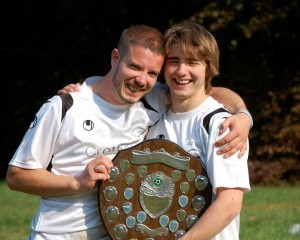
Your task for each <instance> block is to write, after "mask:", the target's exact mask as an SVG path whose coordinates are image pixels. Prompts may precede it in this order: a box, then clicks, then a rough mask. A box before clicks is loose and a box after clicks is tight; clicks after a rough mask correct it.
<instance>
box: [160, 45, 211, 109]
mask: <svg viewBox="0 0 300 240" xmlns="http://www.w3.org/2000/svg"><path fill="white" fill-rule="evenodd" d="M205 72H206V65H205V63H204V62H203V61H200V60H198V59H193V58H189V57H188V56H186V54H185V53H184V51H183V49H182V48H181V46H180V45H179V44H172V45H171V46H170V49H169V52H168V54H167V56H166V61H165V69H164V76H165V80H166V83H167V85H168V86H169V88H170V92H171V99H172V110H173V111H181V110H179V109H181V108H179V105H183V106H184V107H185V109H184V111H189V110H191V109H193V108H194V107H196V106H198V105H199V104H201V102H202V101H204V99H205V98H206V97H207V95H206V94H205Z"/></svg>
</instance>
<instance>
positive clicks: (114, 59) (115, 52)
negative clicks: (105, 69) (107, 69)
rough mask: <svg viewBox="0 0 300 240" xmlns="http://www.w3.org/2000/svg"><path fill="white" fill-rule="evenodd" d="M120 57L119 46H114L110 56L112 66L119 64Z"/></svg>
mask: <svg viewBox="0 0 300 240" xmlns="http://www.w3.org/2000/svg"><path fill="white" fill-rule="evenodd" d="M119 59H120V52H119V50H118V49H117V48H114V49H113V50H112V52H111V57H110V64H111V66H112V67H113V66H116V65H117V64H118V61H119Z"/></svg>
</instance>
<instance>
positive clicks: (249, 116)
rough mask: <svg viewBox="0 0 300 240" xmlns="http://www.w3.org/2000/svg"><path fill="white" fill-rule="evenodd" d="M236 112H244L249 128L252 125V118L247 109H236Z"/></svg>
mask: <svg viewBox="0 0 300 240" xmlns="http://www.w3.org/2000/svg"><path fill="white" fill-rule="evenodd" d="M237 113H244V114H246V115H247V117H248V118H249V120H250V129H251V128H252V127H253V118H252V116H251V114H250V112H249V111H248V110H246V109H240V110H238V112H237Z"/></svg>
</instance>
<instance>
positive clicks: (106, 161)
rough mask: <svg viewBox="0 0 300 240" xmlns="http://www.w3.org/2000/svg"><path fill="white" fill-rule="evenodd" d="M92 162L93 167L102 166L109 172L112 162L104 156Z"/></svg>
mask: <svg viewBox="0 0 300 240" xmlns="http://www.w3.org/2000/svg"><path fill="white" fill-rule="evenodd" d="M93 162H94V164H95V165H97V164H104V165H105V166H106V168H107V169H109V170H110V168H112V167H113V163H112V160H111V159H110V158H109V157H107V156H105V155H101V156H99V157H97V158H95V159H94V160H93Z"/></svg>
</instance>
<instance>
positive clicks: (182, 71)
mask: <svg viewBox="0 0 300 240" xmlns="http://www.w3.org/2000/svg"><path fill="white" fill-rule="evenodd" d="M175 72H176V73H177V74H178V75H180V76H183V75H185V73H186V65H185V64H184V63H179V64H178V65H177V68H176V71H175Z"/></svg>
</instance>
